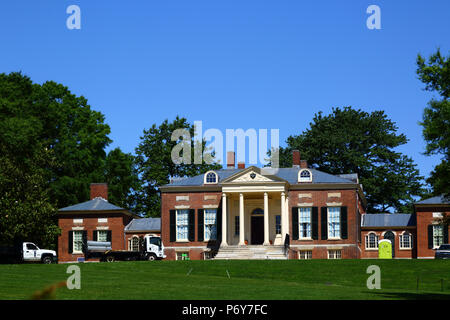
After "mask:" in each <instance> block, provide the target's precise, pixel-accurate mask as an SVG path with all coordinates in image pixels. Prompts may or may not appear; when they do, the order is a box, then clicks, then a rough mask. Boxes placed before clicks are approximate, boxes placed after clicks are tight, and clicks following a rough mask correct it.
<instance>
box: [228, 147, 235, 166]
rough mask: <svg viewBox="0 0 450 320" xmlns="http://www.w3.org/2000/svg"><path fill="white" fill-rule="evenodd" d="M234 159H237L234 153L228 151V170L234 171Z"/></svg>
mask: <svg viewBox="0 0 450 320" xmlns="http://www.w3.org/2000/svg"><path fill="white" fill-rule="evenodd" d="M234 158H235V156H234V151H228V152H227V168H228V169H234V168H235V167H236V165H235V162H234V161H235V160H234Z"/></svg>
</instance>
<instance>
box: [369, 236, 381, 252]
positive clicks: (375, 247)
mask: <svg viewBox="0 0 450 320" xmlns="http://www.w3.org/2000/svg"><path fill="white" fill-rule="evenodd" d="M371 236H375V246H371V245H370V243H371V242H370V237H371ZM365 238H366V239H365V241H366V250H378V241H379V238H380V237H379V236H378V235H377V234H376V233H375V232H369V233H368V234H366V237H365Z"/></svg>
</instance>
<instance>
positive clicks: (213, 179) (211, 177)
mask: <svg viewBox="0 0 450 320" xmlns="http://www.w3.org/2000/svg"><path fill="white" fill-rule="evenodd" d="M218 180H219V177H218V176H217V173H215V172H214V171H208V172H207V173H205V179H204V183H205V184H215V183H217V181H218Z"/></svg>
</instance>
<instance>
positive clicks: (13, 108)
mask: <svg viewBox="0 0 450 320" xmlns="http://www.w3.org/2000/svg"><path fill="white" fill-rule="evenodd" d="M104 120H105V117H104V116H103V115H102V114H101V113H100V112H97V111H94V110H92V109H91V107H90V106H89V105H88V103H87V100H86V99H85V98H84V97H82V96H80V97H77V96H76V95H74V94H72V93H71V92H70V91H69V89H68V88H67V87H65V86H63V85H61V84H57V83H55V82H53V81H47V82H45V83H44V84H42V85H40V84H36V83H33V82H32V81H31V79H30V78H29V77H27V76H25V75H22V74H21V73H10V74H0V151H1V154H0V158H1V159H0V160H1V164H0V192H1V198H0V228H2V229H1V231H2V236H4V238H5V239H3V241H9V240H11V239H12V238H14V237H18V236H20V237H26V238H27V239H41V240H42V241H48V242H49V243H50V242H52V240H53V242H52V243H54V241H55V240H56V235H57V233H58V228H57V227H56V224H57V221H56V210H57V209H58V208H62V207H65V206H69V205H73V204H75V203H79V202H83V201H86V200H89V184H90V183H92V182H104V181H106V182H109V183H110V190H111V192H110V194H111V197H110V200H112V201H116V202H117V204H118V205H122V206H125V207H127V206H132V205H133V200H132V199H133V198H131V195H132V189H133V188H137V187H136V181H137V172H136V171H135V170H134V158H133V156H132V155H130V154H124V153H122V152H121V151H120V149H115V150H112V151H110V152H109V154H108V155H106V152H105V148H106V147H107V146H108V145H109V144H110V143H111V140H110V139H109V137H108V135H109V133H110V128H109V126H108V125H107V124H106V123H105V121H104ZM46 228H47V229H46ZM50 239H52V240H50ZM38 242H39V241H38Z"/></svg>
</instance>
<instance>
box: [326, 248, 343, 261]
mask: <svg viewBox="0 0 450 320" xmlns="http://www.w3.org/2000/svg"><path fill="white" fill-rule="evenodd" d="M328 259H331V260H336V259H342V250H340V249H332V250H328Z"/></svg>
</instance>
